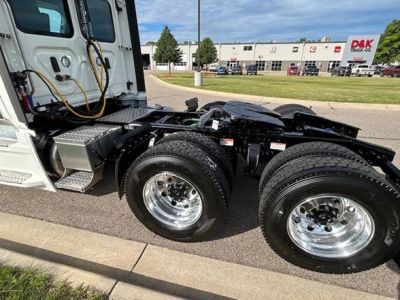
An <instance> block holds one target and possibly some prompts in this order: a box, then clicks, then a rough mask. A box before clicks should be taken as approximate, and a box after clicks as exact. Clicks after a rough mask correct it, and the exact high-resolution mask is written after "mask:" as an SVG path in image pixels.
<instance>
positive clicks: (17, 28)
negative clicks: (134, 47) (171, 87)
mask: <svg viewBox="0 0 400 300" xmlns="http://www.w3.org/2000/svg"><path fill="white" fill-rule="evenodd" d="M0 2H1V3H0V11H1V12H2V15H4V19H5V20H7V21H8V20H11V24H12V26H13V27H14V33H15V36H16V38H17V41H18V44H19V49H20V52H21V55H22V57H23V61H24V62H25V66H24V67H23V68H26V69H33V70H36V71H39V72H42V73H43V74H44V75H45V76H46V77H48V78H49V79H50V80H52V81H53V82H54V83H55V84H56V86H57V88H58V89H59V90H60V92H61V93H62V94H63V95H64V96H65V97H66V98H67V99H68V101H69V103H70V104H72V105H78V104H83V100H84V99H83V97H82V94H81V92H80V90H79V88H78V86H77V85H76V84H75V83H74V82H72V81H68V82H61V83H60V82H57V81H56V80H55V77H56V75H57V74H61V75H64V74H67V75H70V76H71V77H72V78H74V79H75V80H77V81H78V82H79V83H80V84H81V85H82V86H83V88H84V89H85V91H86V92H87V94H88V98H89V101H91V102H94V101H98V99H99V97H100V95H101V92H100V90H99V88H98V85H97V83H96V80H95V77H94V75H93V72H92V69H91V67H90V64H89V59H88V55H87V52H86V36H87V33H86V31H85V28H84V27H82V26H80V24H81V23H80V13H79V11H78V5H77V4H78V1H77V0H0ZM115 5H116V4H115V1H108V0H87V6H88V11H89V15H90V20H91V25H92V32H93V36H94V38H95V39H96V40H97V41H98V42H99V43H100V46H101V48H102V50H103V56H104V58H105V60H106V63H107V65H108V69H109V74H110V84H109V89H108V92H107V97H113V96H119V95H120V94H122V93H127V92H129V91H127V71H126V64H125V63H124V53H123V49H122V47H121V46H120V45H121V44H122V43H121V35H120V30H119V28H120V27H119V23H118V21H119V19H118V12H117V9H116V8H115ZM93 53H94V52H93ZM94 58H95V56H94ZM131 60H132V58H131ZM7 63H8V64H12V62H11V61H8V60H7ZM12 71H22V70H21V69H19V70H12ZM31 80H32V83H33V85H34V87H35V95H34V104H35V106H39V105H45V104H48V103H49V102H50V101H51V100H54V99H53V97H52V95H51V94H50V93H49V91H48V89H47V87H46V86H45V85H44V84H43V83H42V82H41V81H40V79H39V78H37V77H36V76H32V79H31ZM132 81H133V82H135V80H134V78H133V79H132Z"/></svg>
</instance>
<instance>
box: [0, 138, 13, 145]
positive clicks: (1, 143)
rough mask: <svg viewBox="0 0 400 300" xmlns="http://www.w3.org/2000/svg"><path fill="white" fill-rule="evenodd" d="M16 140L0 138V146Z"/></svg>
mask: <svg viewBox="0 0 400 300" xmlns="http://www.w3.org/2000/svg"><path fill="white" fill-rule="evenodd" d="M16 143H17V141H16V140H11V139H0V147H8V146H10V145H13V144H16Z"/></svg>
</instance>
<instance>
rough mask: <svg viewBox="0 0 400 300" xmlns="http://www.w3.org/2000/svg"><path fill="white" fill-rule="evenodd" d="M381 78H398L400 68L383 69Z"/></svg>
mask: <svg viewBox="0 0 400 300" xmlns="http://www.w3.org/2000/svg"><path fill="white" fill-rule="evenodd" d="M383 76H390V77H400V66H393V67H387V68H385V69H383V71H382V73H381V77H383Z"/></svg>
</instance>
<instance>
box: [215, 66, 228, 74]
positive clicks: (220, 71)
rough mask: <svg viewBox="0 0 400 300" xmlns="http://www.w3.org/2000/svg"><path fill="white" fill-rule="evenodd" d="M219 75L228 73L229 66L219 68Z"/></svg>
mask: <svg viewBox="0 0 400 300" xmlns="http://www.w3.org/2000/svg"><path fill="white" fill-rule="evenodd" d="M217 74H218V75H228V68H227V67H219V68H218V70H217Z"/></svg>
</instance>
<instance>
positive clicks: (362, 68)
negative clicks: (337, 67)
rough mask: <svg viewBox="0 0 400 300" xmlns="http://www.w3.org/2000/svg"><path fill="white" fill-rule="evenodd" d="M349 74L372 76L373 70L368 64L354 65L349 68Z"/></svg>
mask: <svg viewBox="0 0 400 300" xmlns="http://www.w3.org/2000/svg"><path fill="white" fill-rule="evenodd" d="M351 74H352V75H355V76H358V77H359V76H368V77H372V76H373V75H374V70H373V69H371V68H370V67H369V66H368V65H356V66H354V67H353V68H352V69H351Z"/></svg>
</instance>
